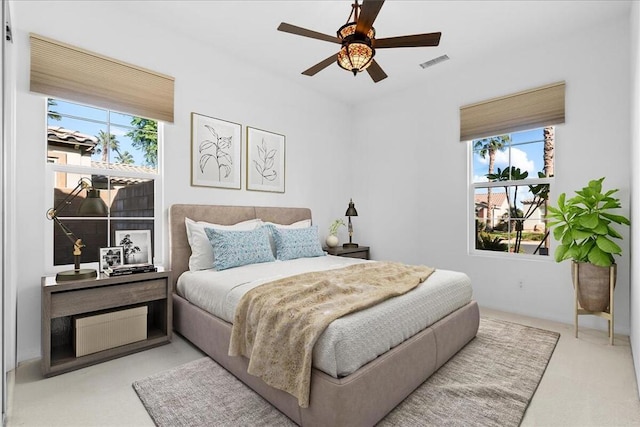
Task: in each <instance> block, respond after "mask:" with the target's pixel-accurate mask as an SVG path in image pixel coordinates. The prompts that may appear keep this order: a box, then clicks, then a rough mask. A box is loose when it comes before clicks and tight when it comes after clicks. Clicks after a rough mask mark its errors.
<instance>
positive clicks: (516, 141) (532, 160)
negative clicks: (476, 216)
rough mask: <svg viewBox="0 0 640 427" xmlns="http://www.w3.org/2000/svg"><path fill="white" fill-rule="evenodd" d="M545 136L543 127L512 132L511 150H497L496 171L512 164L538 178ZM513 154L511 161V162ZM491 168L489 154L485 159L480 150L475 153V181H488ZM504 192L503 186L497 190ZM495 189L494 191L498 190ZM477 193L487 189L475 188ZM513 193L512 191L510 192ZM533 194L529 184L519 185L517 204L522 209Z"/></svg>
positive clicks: (483, 192)
mask: <svg viewBox="0 0 640 427" xmlns="http://www.w3.org/2000/svg"><path fill="white" fill-rule="evenodd" d="M543 155H544V136H543V128H540V129H534V130H528V131H523V132H516V133H512V134H511V142H510V150H509V149H508V148H507V149H505V150H502V151H498V152H496V157H495V165H494V172H495V173H497V172H498V168H500V169H503V170H504V169H505V168H508V167H510V166H515V167H517V168H520V170H521V171H527V172H529V178H537V177H538V172H542V171H543V169H544V158H543ZM509 156H511V163H509ZM488 170H489V156H488V155H487V156H485V158H484V159H483V158H482V157H481V156H480V155H479V153H478V152H474V153H473V175H472V176H473V182H474V183H479V182H488V179H487V177H486V176H485V175H486V174H487V173H488ZM496 191H497V192H504V189H503V188H500V189H499V190H496ZM496 191H494V192H496ZM475 193H476V194H485V193H486V190H485V189H482V188H479V189H476V190H475ZM510 193H511V192H510ZM532 198H533V195H532V194H531V192H530V191H529V189H528V186H526V185H525V186H524V187H519V190H518V200H517V205H518V207H519V208H521V209H522V201H523V200H530V199H532Z"/></svg>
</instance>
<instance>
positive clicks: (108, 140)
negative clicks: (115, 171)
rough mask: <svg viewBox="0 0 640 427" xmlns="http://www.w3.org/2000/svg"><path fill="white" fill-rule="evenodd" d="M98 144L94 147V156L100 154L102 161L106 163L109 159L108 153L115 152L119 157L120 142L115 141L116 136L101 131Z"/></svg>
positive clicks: (97, 136)
mask: <svg viewBox="0 0 640 427" xmlns="http://www.w3.org/2000/svg"><path fill="white" fill-rule="evenodd" d="M96 138H98V144H97V145H96V148H95V152H96V154H100V153H102V161H103V162H106V161H107V159H108V158H109V151H112V150H113V151H115V152H116V153H117V154H118V155H119V156H120V157H122V156H121V154H120V141H118V140H117V139H116V136H115V135H114V134H112V133H107V132H105V131H103V130H101V131H100V132H99V133H98V135H96Z"/></svg>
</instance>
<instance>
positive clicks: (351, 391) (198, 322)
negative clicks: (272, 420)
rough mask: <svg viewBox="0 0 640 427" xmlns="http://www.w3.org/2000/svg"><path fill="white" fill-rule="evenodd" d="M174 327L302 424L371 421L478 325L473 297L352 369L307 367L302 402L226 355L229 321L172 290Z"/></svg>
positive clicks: (447, 356) (243, 361)
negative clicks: (338, 374)
mask: <svg viewBox="0 0 640 427" xmlns="http://www.w3.org/2000/svg"><path fill="white" fill-rule="evenodd" d="M173 304H174V307H173V320H174V329H175V330H176V331H177V332H179V333H180V334H181V335H183V336H184V337H185V338H187V339H188V340H189V341H191V342H192V343H194V344H195V345H196V346H198V347H199V348H200V349H201V350H202V351H204V352H205V353H206V354H207V355H209V356H210V357H211V358H212V359H213V360H215V361H216V362H217V363H219V364H220V365H222V366H223V367H224V368H225V369H227V370H228V371H229V372H231V373H232V374H233V375H235V376H236V377H237V378H239V379H240V380H241V381H242V382H244V383H245V384H246V385H248V386H249V387H250V388H252V389H253V390H255V391H256V392H257V393H258V394H260V395H261V396H262V397H263V398H265V399H266V400H267V401H269V402H270V403H271V404H272V405H273V406H275V407H276V408H278V409H279V410H280V411H281V412H283V413H284V414H285V415H287V416H288V417H289V418H291V419H292V420H293V421H294V422H296V423H297V424H299V425H302V426H305V427H306V426H336V427H337V426H372V425H374V424H376V423H377V422H378V421H380V420H381V419H382V418H383V417H384V416H385V415H386V414H387V413H389V412H390V411H391V410H392V409H393V408H395V407H396V406H397V405H398V404H399V403H400V402H401V401H402V400H403V399H404V398H406V397H407V396H408V395H409V394H411V393H412V392H413V391H414V390H415V389H416V388H417V387H418V386H420V384H422V383H423V382H424V381H425V380H426V379H427V378H429V376H431V374H433V373H434V372H435V371H436V370H437V369H438V368H439V367H440V366H442V365H443V364H444V363H445V362H446V361H447V360H449V359H450V358H451V357H452V356H453V355H454V354H455V353H457V352H458V351H459V350H460V349H461V348H462V347H464V346H465V345H466V344H467V343H468V342H469V341H470V340H471V339H472V338H473V337H475V335H476V333H477V331H478V325H479V310H478V305H477V304H476V302H475V301H472V302H470V303H469V304H467V305H465V306H464V307H462V308H460V309H458V310H456V311H455V312H453V313H451V314H449V315H448V316H446V317H445V318H443V319H441V320H440V321H438V322H436V323H435V324H433V325H431V326H430V327H429V328H427V329H425V330H424V331H422V332H420V333H418V334H416V335H415V336H413V337H412V338H410V339H409V340H407V341H405V342H403V343H402V344H400V345H398V346H397V347H395V348H393V349H391V350H390V351H388V352H387V353H385V354H383V355H381V356H379V357H378V358H376V359H375V360H373V361H371V362H369V363H368V364H366V365H365V366H363V367H361V368H360V369H358V370H357V371H356V372H354V373H353V374H351V375H349V376H347V377H344V378H333V377H331V376H329V375H327V374H325V373H324V372H321V371H319V370H317V369H313V370H312V374H311V375H312V379H311V396H310V404H309V407H308V408H300V407H299V406H298V402H297V400H296V399H295V398H294V397H293V396H291V395H290V394H288V393H285V392H283V391H281V390H277V389H275V388H273V387H271V386H269V385H267V384H266V383H264V382H263V381H262V380H261V379H259V378H258V377H255V376H253V375H249V374H248V373H247V366H248V359H246V358H245V357H231V356H229V355H228V350H229V341H230V337H231V324H229V323H227V322H225V321H223V320H221V319H219V318H217V317H215V316H212V315H211V314H209V313H207V312H206V311H204V310H202V309H200V308H198V307H196V306H195V305H193V304H191V303H189V302H188V301H187V300H185V299H184V298H182V297H180V296H179V295H175V294H174V296H173Z"/></svg>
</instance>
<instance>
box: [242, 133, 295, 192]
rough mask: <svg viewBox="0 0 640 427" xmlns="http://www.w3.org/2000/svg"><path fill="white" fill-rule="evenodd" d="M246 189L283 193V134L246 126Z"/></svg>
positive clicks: (284, 140)
mask: <svg viewBox="0 0 640 427" xmlns="http://www.w3.org/2000/svg"><path fill="white" fill-rule="evenodd" d="M246 139H247V166H246V168H247V190H252V191H270V192H275V193H284V190H285V148H286V147H285V144H286V138H285V136H284V135H280V134H278V133H274V132H269V131H266V130H262V129H257V128H253V127H249V126H247V138H246Z"/></svg>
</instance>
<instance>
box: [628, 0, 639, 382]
mask: <svg viewBox="0 0 640 427" xmlns="http://www.w3.org/2000/svg"><path fill="white" fill-rule="evenodd" d="M630 22H631V38H630V39H631V49H630V52H629V53H630V54H629V56H630V58H631V79H630V81H631V90H630V91H629V93H630V94H631V109H630V121H631V126H630V127H631V156H630V157H629V158H630V164H629V166H630V167H631V188H632V189H633V190H632V192H631V286H630V288H631V289H630V293H631V295H630V302H629V306H630V311H631V318H630V323H631V325H630V328H631V333H630V339H631V351H632V356H633V364H634V366H635V368H636V384H638V387H640V288H638V277H639V276H640V226H638V225H637V222H638V221H640V170H638V167H637V166H638V164H640V75H638V73H640V5H639V4H638V3H637V2H633V4H632V5H631V14H630Z"/></svg>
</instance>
